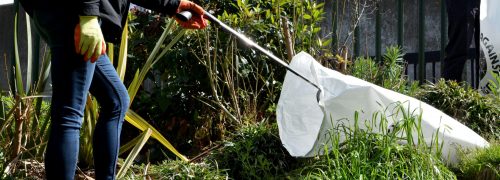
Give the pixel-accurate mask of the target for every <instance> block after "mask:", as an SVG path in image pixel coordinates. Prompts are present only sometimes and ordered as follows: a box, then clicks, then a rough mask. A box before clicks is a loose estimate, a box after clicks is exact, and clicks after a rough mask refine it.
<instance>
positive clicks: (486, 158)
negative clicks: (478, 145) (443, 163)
mask: <svg viewBox="0 0 500 180" xmlns="http://www.w3.org/2000/svg"><path fill="white" fill-rule="evenodd" d="M456 169H457V172H458V174H459V175H458V176H459V177H460V178H461V179H477V180H495V179H500V144H498V143H496V144H493V143H492V145H491V147H489V148H486V149H479V150H475V151H473V152H469V153H465V154H464V155H463V157H462V161H461V162H460V164H459V165H458V166H457V167H456Z"/></svg>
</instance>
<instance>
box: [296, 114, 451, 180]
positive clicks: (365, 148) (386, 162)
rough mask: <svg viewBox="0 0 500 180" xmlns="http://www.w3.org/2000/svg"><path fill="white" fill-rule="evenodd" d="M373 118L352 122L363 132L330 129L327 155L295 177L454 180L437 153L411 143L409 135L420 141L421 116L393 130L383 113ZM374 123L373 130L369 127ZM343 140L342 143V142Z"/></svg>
mask: <svg viewBox="0 0 500 180" xmlns="http://www.w3.org/2000/svg"><path fill="white" fill-rule="evenodd" d="M391 112H392V111H391ZM355 117H357V116H355ZM373 117H374V119H372V120H371V122H370V121H369V120H368V121H365V122H363V121H364V120H360V119H357V118H355V119H354V121H355V124H365V126H366V127H365V128H362V127H361V125H358V126H354V127H344V126H339V127H335V128H333V129H332V130H331V132H330V137H331V140H332V141H331V142H330V144H327V146H325V148H326V149H325V152H328V153H326V155H324V156H320V157H318V158H317V159H315V160H312V161H311V163H310V165H307V166H305V168H301V169H298V170H296V172H297V174H298V176H299V177H301V179H456V177H455V174H454V173H453V172H452V171H450V170H449V169H448V168H447V167H446V166H445V165H444V164H443V163H442V162H441V160H440V159H439V157H438V156H437V155H438V154H439V152H436V151H433V150H432V149H433V148H432V147H428V146H427V145H426V144H425V143H423V140H422V139H419V140H417V141H416V142H414V141H413V137H412V135H411V134H412V132H416V135H418V137H419V138H422V137H423V136H422V133H421V129H420V128H419V127H420V125H419V124H420V122H421V119H420V117H421V116H419V115H418V114H405V115H403V117H404V118H403V119H402V120H401V121H399V123H397V124H396V125H395V126H394V127H388V126H387V121H388V119H386V118H385V117H386V116H385V115H384V113H379V114H376V115H374V116H373ZM374 122H375V125H376V126H371V125H370V124H374ZM376 122H379V123H378V124H377V123H376ZM373 128H381V131H380V132H381V133H375V132H374V129H373ZM414 134H415V133H414ZM343 136H345V138H346V139H345V141H341V137H343ZM401 142H405V143H401ZM438 151H439V150H438Z"/></svg>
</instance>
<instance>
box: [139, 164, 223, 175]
mask: <svg viewBox="0 0 500 180" xmlns="http://www.w3.org/2000/svg"><path fill="white" fill-rule="evenodd" d="M148 176H149V177H151V179H227V175H226V172H225V170H221V169H219V168H217V166H216V165H215V166H214V165H212V164H208V163H189V162H185V161H164V162H163V163H162V164H159V165H154V166H151V171H150V172H149V175H148Z"/></svg>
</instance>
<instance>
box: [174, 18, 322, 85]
mask: <svg viewBox="0 0 500 180" xmlns="http://www.w3.org/2000/svg"><path fill="white" fill-rule="evenodd" d="M181 14H182V13H181ZM205 16H206V17H207V19H208V20H210V21H212V22H214V23H217V24H218V25H219V26H220V27H222V29H224V30H226V31H227V32H229V33H231V34H232V35H234V36H236V37H237V38H238V39H240V40H241V41H243V42H245V43H246V44H248V45H249V46H250V47H253V48H255V49H257V50H259V51H260V52H262V53H264V54H265V55H266V56H268V57H269V58H271V59H272V60H274V61H275V62H277V63H279V64H281V65H282V66H283V67H285V68H286V69H287V70H288V71H290V72H292V73H293V74H295V75H297V76H298V77H300V78H302V79H303V80H304V81H306V82H307V83H309V84H311V85H312V86H314V87H315V88H317V89H318V90H321V89H320V88H319V86H318V85H316V84H315V83H313V82H312V81H311V80H309V79H308V78H306V77H304V76H303V75H301V74H300V73H298V72H297V71H295V70H293V69H292V68H290V66H289V65H288V64H287V63H286V62H285V61H283V60H281V59H280V58H278V57H276V56H275V55H274V54H272V53H271V52H269V51H268V50H266V49H264V48H263V47H261V46H259V45H258V44H256V43H255V42H253V41H252V40H250V39H249V38H247V37H246V36H244V35H243V34H241V33H239V32H237V31H235V30H234V29H233V28H231V27H229V26H228V25H226V24H224V23H223V22H222V21H220V20H219V19H217V18H216V17H215V16H213V15H212V14H210V13H208V12H205ZM188 19H189V18H188Z"/></svg>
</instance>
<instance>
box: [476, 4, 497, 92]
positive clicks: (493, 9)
mask: <svg viewBox="0 0 500 180" xmlns="http://www.w3.org/2000/svg"><path fill="white" fill-rule="evenodd" d="M499 8H500V1H499V0H483V1H481V7H480V16H479V19H480V25H481V37H480V41H481V42H480V43H479V44H481V50H482V52H483V53H484V56H485V59H486V66H487V67H486V75H485V76H484V77H483V78H482V79H481V82H480V83H479V89H480V92H481V93H482V94H489V93H490V91H491V90H490V89H489V86H488V85H489V83H490V81H495V79H494V78H493V76H492V74H491V73H492V72H493V73H495V74H497V75H500V57H499V56H498V55H499V54H500V23H498V20H499V19H500V9H499ZM499 83H500V82H496V84H499Z"/></svg>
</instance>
